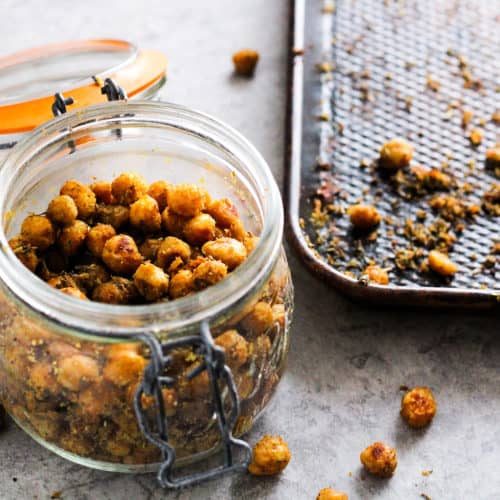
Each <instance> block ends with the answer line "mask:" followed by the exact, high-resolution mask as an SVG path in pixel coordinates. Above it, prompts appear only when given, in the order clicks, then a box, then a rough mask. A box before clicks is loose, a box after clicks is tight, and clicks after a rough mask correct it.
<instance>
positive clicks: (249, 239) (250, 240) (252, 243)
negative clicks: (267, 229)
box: [243, 235, 259, 255]
mask: <svg viewBox="0 0 500 500" xmlns="http://www.w3.org/2000/svg"><path fill="white" fill-rule="evenodd" d="M257 243H259V238H258V237H257V236H253V235H247V236H246V237H245V239H244V240H243V245H245V248H246V249H247V255H250V253H251V252H252V251H253V249H254V248H255V247H256V246H257Z"/></svg>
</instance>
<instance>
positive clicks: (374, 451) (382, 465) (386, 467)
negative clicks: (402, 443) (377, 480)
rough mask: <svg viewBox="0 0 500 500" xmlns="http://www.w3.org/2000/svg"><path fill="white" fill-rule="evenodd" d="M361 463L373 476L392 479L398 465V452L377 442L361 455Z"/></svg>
mask: <svg viewBox="0 0 500 500" xmlns="http://www.w3.org/2000/svg"><path fill="white" fill-rule="evenodd" d="M360 460H361V463H362V464H363V465H364V467H365V469H366V470H367V471H368V472H370V473H371V474H373V475H375V476H379V477H390V476H392V475H393V474H394V471H395V470H396V466H397V465H398V461H397V457H396V450H395V449H394V448H391V447H390V446H388V445H386V444H384V443H380V442H375V443H373V444H371V445H370V446H368V448H366V449H365V450H364V451H363V452H362V453H361V455H360Z"/></svg>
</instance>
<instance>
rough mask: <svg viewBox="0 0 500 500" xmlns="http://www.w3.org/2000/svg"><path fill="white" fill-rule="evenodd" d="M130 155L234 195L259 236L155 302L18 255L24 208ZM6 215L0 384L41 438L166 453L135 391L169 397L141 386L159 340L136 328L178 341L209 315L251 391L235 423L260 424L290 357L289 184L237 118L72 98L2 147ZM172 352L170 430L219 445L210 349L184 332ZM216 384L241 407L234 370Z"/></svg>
mask: <svg viewBox="0 0 500 500" xmlns="http://www.w3.org/2000/svg"><path fill="white" fill-rule="evenodd" d="M123 171H135V172H138V173H140V174H141V175H143V176H144V177H145V179H146V180H147V181H148V182H152V181H154V180H158V179H162V180H166V181H168V182H172V183H180V182H187V183H196V184H199V185H202V186H203V187H204V188H206V189H207V190H208V192H209V193H210V194H211V195H212V197H228V198H230V199H231V200H232V201H233V202H234V203H235V204H236V205H237V207H238V210H239V212H240V215H241V218H242V220H243V222H244V223H245V225H246V228H247V229H248V230H249V231H251V232H252V233H253V234H255V235H258V236H259V239H258V243H257V244H256V246H255V248H254V250H253V251H252V252H251V253H250V254H249V256H248V258H247V260H246V261H245V262H244V263H243V264H242V265H241V266H239V267H238V268H237V269H236V270H235V271H233V272H232V273H231V274H230V275H229V276H228V277H227V278H226V279H224V280H223V281H221V282H219V283H218V284H216V285H215V286H212V287H210V288H208V289H206V290H204V291H201V292H199V293H196V294H193V295H189V296H187V297H184V298H181V299H177V300H175V301H172V302H165V303H159V304H152V305H147V306H141V305H137V306H117V305H109V304H103V303H97V302H91V301H83V300H79V299H75V298H73V297H70V296H68V295H65V294H63V293H60V292H58V291H57V290H55V289H53V288H51V287H50V286H48V285H47V284H46V283H44V282H43V281H42V280H41V279H39V278H38V277H37V276H36V275H34V274H33V273H31V272H30V271H29V270H28V269H27V268H25V267H24V266H23V265H22V264H21V262H20V261H19V260H18V259H17V258H16V256H15V255H14V253H13V251H12V250H11V249H10V247H9V245H8V240H9V238H11V237H13V236H14V235H15V234H18V232H19V228H20V225H21V222H22V220H23V218H24V217H25V216H26V215H27V213H32V212H34V213H40V212H43V211H44V210H45V208H46V206H47V204H48V202H49V201H50V199H52V197H53V196H54V195H55V194H57V190H58V187H59V186H61V185H62V184H63V183H64V182H65V181H67V180H68V179H77V180H79V181H81V182H84V183H91V182H93V181H94V180H95V179H96V178H97V179H99V180H111V179H112V178H113V177H115V176H116V175H118V174H119V173H121V172H123ZM0 220H1V221H2V225H1V226H2V227H1V230H0V400H1V401H2V403H3V404H4V406H5V408H6V410H7V411H8V412H9V413H10V415H11V416H12V417H13V418H14V420H15V421H16V422H17V423H18V424H19V426H20V427H22V428H23V429H24V430H25V431H26V432H28V433H29V434H30V435H31V436H32V437H33V438H34V439H35V440H37V441H38V442H39V443H41V444H43V445H44V446H46V447H47V448H49V449H50V450H52V451H54V452H55V453H58V454H59V455H62V456H64V457H66V458H68V459H70V460H72V461H74V462H77V463H80V464H83V465H86V466H90V467H94V468H98V469H103V470H112V471H122V472H137V471H145V470H153V469H156V468H158V464H159V462H160V461H161V460H162V458H161V454H160V451H159V449H158V448H157V447H156V446H155V445H154V444H152V443H151V442H150V441H148V440H147V439H146V438H145V436H144V435H143V433H142V432H141V430H140V428H139V426H138V423H137V418H136V411H134V398H138V401H139V403H140V406H141V408H142V410H143V412H144V414H145V418H146V420H147V421H149V422H154V421H155V419H156V417H157V415H156V414H155V411H157V410H158V408H157V405H156V404H155V401H154V399H153V398H152V397H151V396H147V395H145V394H143V395H142V396H141V395H140V394H139V393H138V392H137V390H138V387H140V386H141V381H143V374H144V373H145V370H146V371H147V367H148V366H151V364H152V363H150V361H151V360H150V357H151V349H150V348H149V347H148V346H147V345H146V344H145V343H143V342H140V341H139V340H138V339H140V338H143V337H144V335H149V336H153V337H154V338H155V339H156V340H158V341H160V342H162V343H163V344H164V343H166V342H170V341H176V339H177V340H181V341H182V339H186V338H188V336H193V335H194V336H195V337H197V336H199V332H200V327H201V325H203V324H208V325H209V328H210V330H211V334H212V335H213V338H214V339H215V344H216V345H219V346H221V347H222V348H223V349H224V350H225V353H226V356H225V360H226V364H227V365H228V366H229V368H230V369H231V372H232V377H233V379H234V382H235V385H236V389H237V392H238V394H239V398H240V401H241V406H240V414H239V418H238V419H237V421H236V424H235V426H234V433H235V435H236V436H240V435H242V434H243V433H245V432H246V431H248V430H249V429H250V428H251V426H252V424H253V422H254V421H255V419H256V418H257V416H258V415H259V413H260V412H261V411H262V409H263V408H264V407H265V406H266V404H267V403H268V401H269V399H270V397H271V396H272V394H273V392H274V390H275V388H276V385H277V383H278V381H279V380H280V378H281V376H282V373H283V369H284V366H285V361H286V357H287V351H288V346H289V325H290V320H291V314H292V304H293V289H292V283H291V279H290V272H289V269H288V266H287V262H286V257H285V254H284V252H283V250H282V247H281V239H282V231H283V210H282V204H281V198H280V193H279V190H278V188H277V186H276V183H275V181H274V178H273V176H272V174H271V172H270V170H269V167H268V166H267V164H266V163H265V161H264V159H263V158H262V157H261V156H260V154H259V153H258V152H257V151H256V150H255V149H254V148H253V146H252V145H251V144H250V143H249V142H248V141H246V140H245V139H244V138H243V137H242V136H241V135H240V134H239V133H237V132H236V131H235V130H233V129H231V128H229V127H227V126H225V125H223V124H221V123H219V122H218V121H216V120H214V119H212V118H209V117H207V116H205V115H202V114H199V113H196V112H194V111H190V110H187V109H185V108H182V107H179V106H175V105H172V104H165V103H153V102H124V101H120V102H111V103H107V104H99V105H94V106H90V107H88V108H85V109H84V110H79V111H77V112H72V113H67V114H65V115H63V116H60V117H58V118H56V119H54V120H52V121H50V122H49V123H48V124H46V125H44V126H41V127H39V128H37V129H36V130H35V131H34V132H32V133H30V134H29V135H28V136H26V137H25V138H23V139H22V140H21V141H20V142H19V143H18V144H17V145H16V146H15V147H14V149H12V150H11V152H10V154H9V155H8V157H7V158H6V159H5V161H4V163H3V165H2V167H1V168H0ZM235 339H236V340H235ZM243 339H244V340H243ZM169 354H170V357H169V358H168V360H167V361H166V366H165V372H164V373H163V375H166V376H168V377H171V379H172V380H171V383H170V385H169V386H168V387H164V388H163V389H162V391H161V393H162V399H163V404H162V406H163V410H164V412H165V415H166V421H167V424H168V442H169V444H170V445H171V446H173V447H174V448H175V452H176V456H177V459H178V460H177V462H180V463H182V462H187V461H192V460H195V459H198V458H200V457H202V456H205V455H206V454H207V453H209V452H212V451H213V450H215V449H216V447H217V445H218V444H219V443H220V441H221V439H220V431H219V427H218V425H217V422H216V418H215V417H214V407H213V401H212V397H211V392H210V388H209V386H210V379H209V377H208V375H207V371H206V370H202V368H200V369H198V370H195V371H197V372H198V374H196V376H194V378H191V379H190V378H189V377H188V374H189V373H191V372H192V371H193V369H196V368H198V367H200V365H201V363H202V361H203V359H202V356H201V355H200V352H199V350H197V349H196V348H195V347H189V346H183V347H177V348H175V349H173V350H171V351H170V352H169ZM172 382H173V383H172ZM220 389H221V394H222V401H223V406H224V408H225V409H226V410H227V411H229V410H228V408H229V406H230V391H229V387H228V384H225V383H223V382H221V384H220ZM137 394H139V396H137ZM151 425H153V424H151Z"/></svg>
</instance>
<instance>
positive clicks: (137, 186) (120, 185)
mask: <svg viewBox="0 0 500 500" xmlns="http://www.w3.org/2000/svg"><path fill="white" fill-rule="evenodd" d="M146 191H147V185H146V181H145V180H144V179H143V177H142V176H141V175H139V174H136V173H123V174H121V175H119V176H118V177H117V178H116V179H115V180H114V181H113V182H112V183H111V192H112V193H113V196H114V197H115V199H116V201H117V202H118V203H119V204H120V205H131V204H132V203H134V201H137V200H138V199H139V198H140V197H141V196H143V195H145V194H146Z"/></svg>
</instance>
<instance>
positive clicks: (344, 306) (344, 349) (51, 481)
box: [0, 0, 500, 500]
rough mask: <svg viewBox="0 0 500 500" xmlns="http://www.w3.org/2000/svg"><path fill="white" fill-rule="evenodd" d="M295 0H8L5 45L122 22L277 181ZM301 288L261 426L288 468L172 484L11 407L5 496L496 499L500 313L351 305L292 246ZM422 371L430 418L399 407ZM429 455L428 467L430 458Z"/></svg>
mask: <svg viewBox="0 0 500 500" xmlns="http://www.w3.org/2000/svg"><path fill="white" fill-rule="evenodd" d="M287 18H288V2H287V1H286V0H273V1H267V0H238V1H233V0H213V1H211V2H206V1H203V0H191V1H186V2H178V1H175V2H166V1H164V0H145V1H143V2H132V1H124V2H120V3H117V4H116V5H115V4H114V3H111V2H110V3H106V2H98V1H96V0H86V1H85V2H76V3H72V4H71V8H68V4H67V2H65V1H63V0H51V1H50V2H39V1H34V0H27V1H24V2H18V1H14V0H3V2H2V16H0V32H1V33H2V46H1V48H0V52H2V53H7V52H12V51H14V50H19V49H22V48H27V47H30V46H32V45H36V44H41V43H45V42H52V41H59V40H67V39H77V38H89V37H121V38H127V39H131V40H133V41H136V42H137V43H138V44H140V45H141V46H144V47H150V48H156V49H160V50H162V51H164V52H166V53H167V54H168V55H169V58H170V67H169V82H168V84H167V86H166V88H165V90H164V91H163V96H162V97H163V99H165V100H170V101H174V102H179V103H182V104H184V105H187V106H191V107H194V108H198V109H200V110H202V111H205V112H207V113H211V114H213V115H214V116H216V117H218V118H220V119H222V120H224V121H226V122H228V123H229V124H231V125H233V126H234V127H236V128H237V129H238V130H240V131H241V132H242V133H243V134H245V135H246V136H247V137H248V138H249V139H250V140H251V141H252V142H253V143H254V144H255V145H256V146H257V148H258V149H259V150H260V151H261V152H262V153H263V155H264V157H265V158H266V159H267V161H268V162H269V164H270V165H271V168H272V169H273V171H274V173H275V175H276V178H277V179H278V180H279V181H280V182H282V174H283V172H282V166H283V153H284V144H283V137H284V120H285V94H286V42H287V25H288V21H287ZM242 47H252V48H256V49H258V50H259V51H260V52H261V56H262V58H261V61H260V63H259V67H258V70H257V73H256V76H255V78H254V79H252V80H245V79H239V78H235V77H233V76H232V74H231V71H232V67H231V54H232V53H233V52H234V51H235V50H236V49H238V48H242ZM289 256H290V263H291V267H292V270H293V275H294V282H295V287H296V311H295V321H294V324H293V332H292V334H293V339H292V349H291V353H290V359H289V369H288V372H287V374H286V376H285V378H284V380H283V381H282V383H281V385H280V386H279V388H278V392H277V395H276V397H275V398H274V399H273V401H272V403H271V404H270V406H269V408H268V409H267V411H266V412H265V414H264V416H263V418H262V419H260V420H259V422H258V424H257V426H256V428H255V429H254V430H253V431H252V432H251V433H250V434H249V435H248V439H249V440H250V441H251V442H252V443H254V442H255V441H256V440H257V439H259V437H260V436H261V435H262V434H264V433H278V434H281V435H283V436H284V437H285V439H286V440H287V441H288V443H289V445H290V447H291V450H292V453H293V458H292V462H291V463H290V465H289V467H288V468H287V469H286V471H285V472H284V473H283V474H282V475H281V476H279V477H275V478H253V477H250V476H247V475H235V476H231V477H227V478H224V479H222V480H219V481H215V482H211V483H208V484H205V485H201V486H198V487H196V488H193V489H188V490H184V491H180V492H170V493H168V492H165V491H163V490H161V489H160V488H158V487H157V486H156V484H155V480H154V477H152V476H151V475H139V476H131V475H117V474H110V473H105V472H98V471H93V470H90V469H85V468H83V467H80V466H77V465H74V464H72V463H70V462H66V461H64V460H63V459H61V458H59V457H57V456H55V455H52V454H51V453H50V452H48V451H46V450H45V449H43V448H42V447H40V446H39V445H38V444H36V443H35V442H33V441H32V440H31V439H30V438H29V437H27V436H26V435H25V434H23V433H22V432H21V431H20V430H18V429H17V428H16V426H15V425H14V424H13V423H12V422H9V424H8V427H7V430H5V431H3V432H1V433H0V498H1V499H2V500H24V499H33V498H38V499H47V498H50V495H51V493H52V492H55V491H60V492H61V495H62V498H64V499H74V500H84V499H88V500H100V499H113V500H121V499H133V500H142V499H149V500H150V499H160V498H169V499H170V498H171V499H179V500H181V499H182V500H188V499H200V500H201V499H212V498H213V499H215V498H217V499H221V500H224V499H231V498H234V499H242V500H245V499H259V500H261V499H276V500H283V499H285V498H288V499H311V500H312V499H314V498H315V497H316V494H317V492H318V491H319V490H320V489H321V488H323V487H326V486H335V487H336V488H338V489H340V490H342V491H345V492H346V493H348V494H349V498H350V499H372V498H377V499H403V500H409V499H413V498H414V499H418V498H421V494H422V493H425V494H427V495H428V496H429V497H431V498H432V499H433V500H436V499H437V500H441V499H450V500H460V499H467V500H473V499H474V500H476V499H479V500H483V499H484V500H496V499H500V471H499V464H500V322H499V319H500V318H499V317H498V315H497V316H493V315H489V316H488V315H486V314H464V313H458V312H446V313H439V312H423V311H402V310H398V311H394V310H390V309H384V310H382V309H380V310H379V309H375V308H368V307H365V306H361V305H358V304H353V303H351V302H349V301H347V300H346V299H344V298H342V297H341V296H339V295H338V294H337V293H336V292H335V291H333V290H331V289H329V288H327V287H326V286H325V285H323V284H322V283H320V282H319V281H317V280H316V279H315V278H314V277H313V276H311V275H309V274H308V272H307V271H306V270H304V268H303V267H302V266H301V264H300V262H299V261H298V260H297V259H296V258H295V257H294V255H293V254H292V253H291V252H289ZM403 384H405V385H417V384H418V385H429V386H430V387H432V388H433V389H434V391H435V395H436V398H437V400H438V404H439V408H438V414H437V416H436V418H435V420H434V422H433V424H432V425H431V426H430V427H429V428H428V429H424V430H419V431H415V430H411V429H409V428H407V427H406V426H405V425H404V424H403V423H402V422H401V419H400V417H399V413H398V412H399V405H400V398H401V393H400V391H399V387H400V385H403ZM375 440H382V441H386V442H388V443H390V444H392V445H394V446H395V447H396V449H397V451H398V457H399V465H398V468H397V471H396V474H395V476H394V477H393V478H392V479H390V480H377V479H373V478H369V477H365V475H364V474H363V473H362V471H361V469H360V464H359V453H360V451H361V450H362V449H363V448H364V447H365V446H367V445H368V444H370V443H371V442H373V441H375ZM427 470H432V471H433V472H432V474H430V475H428V476H423V475H422V472H423V471H427Z"/></svg>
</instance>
